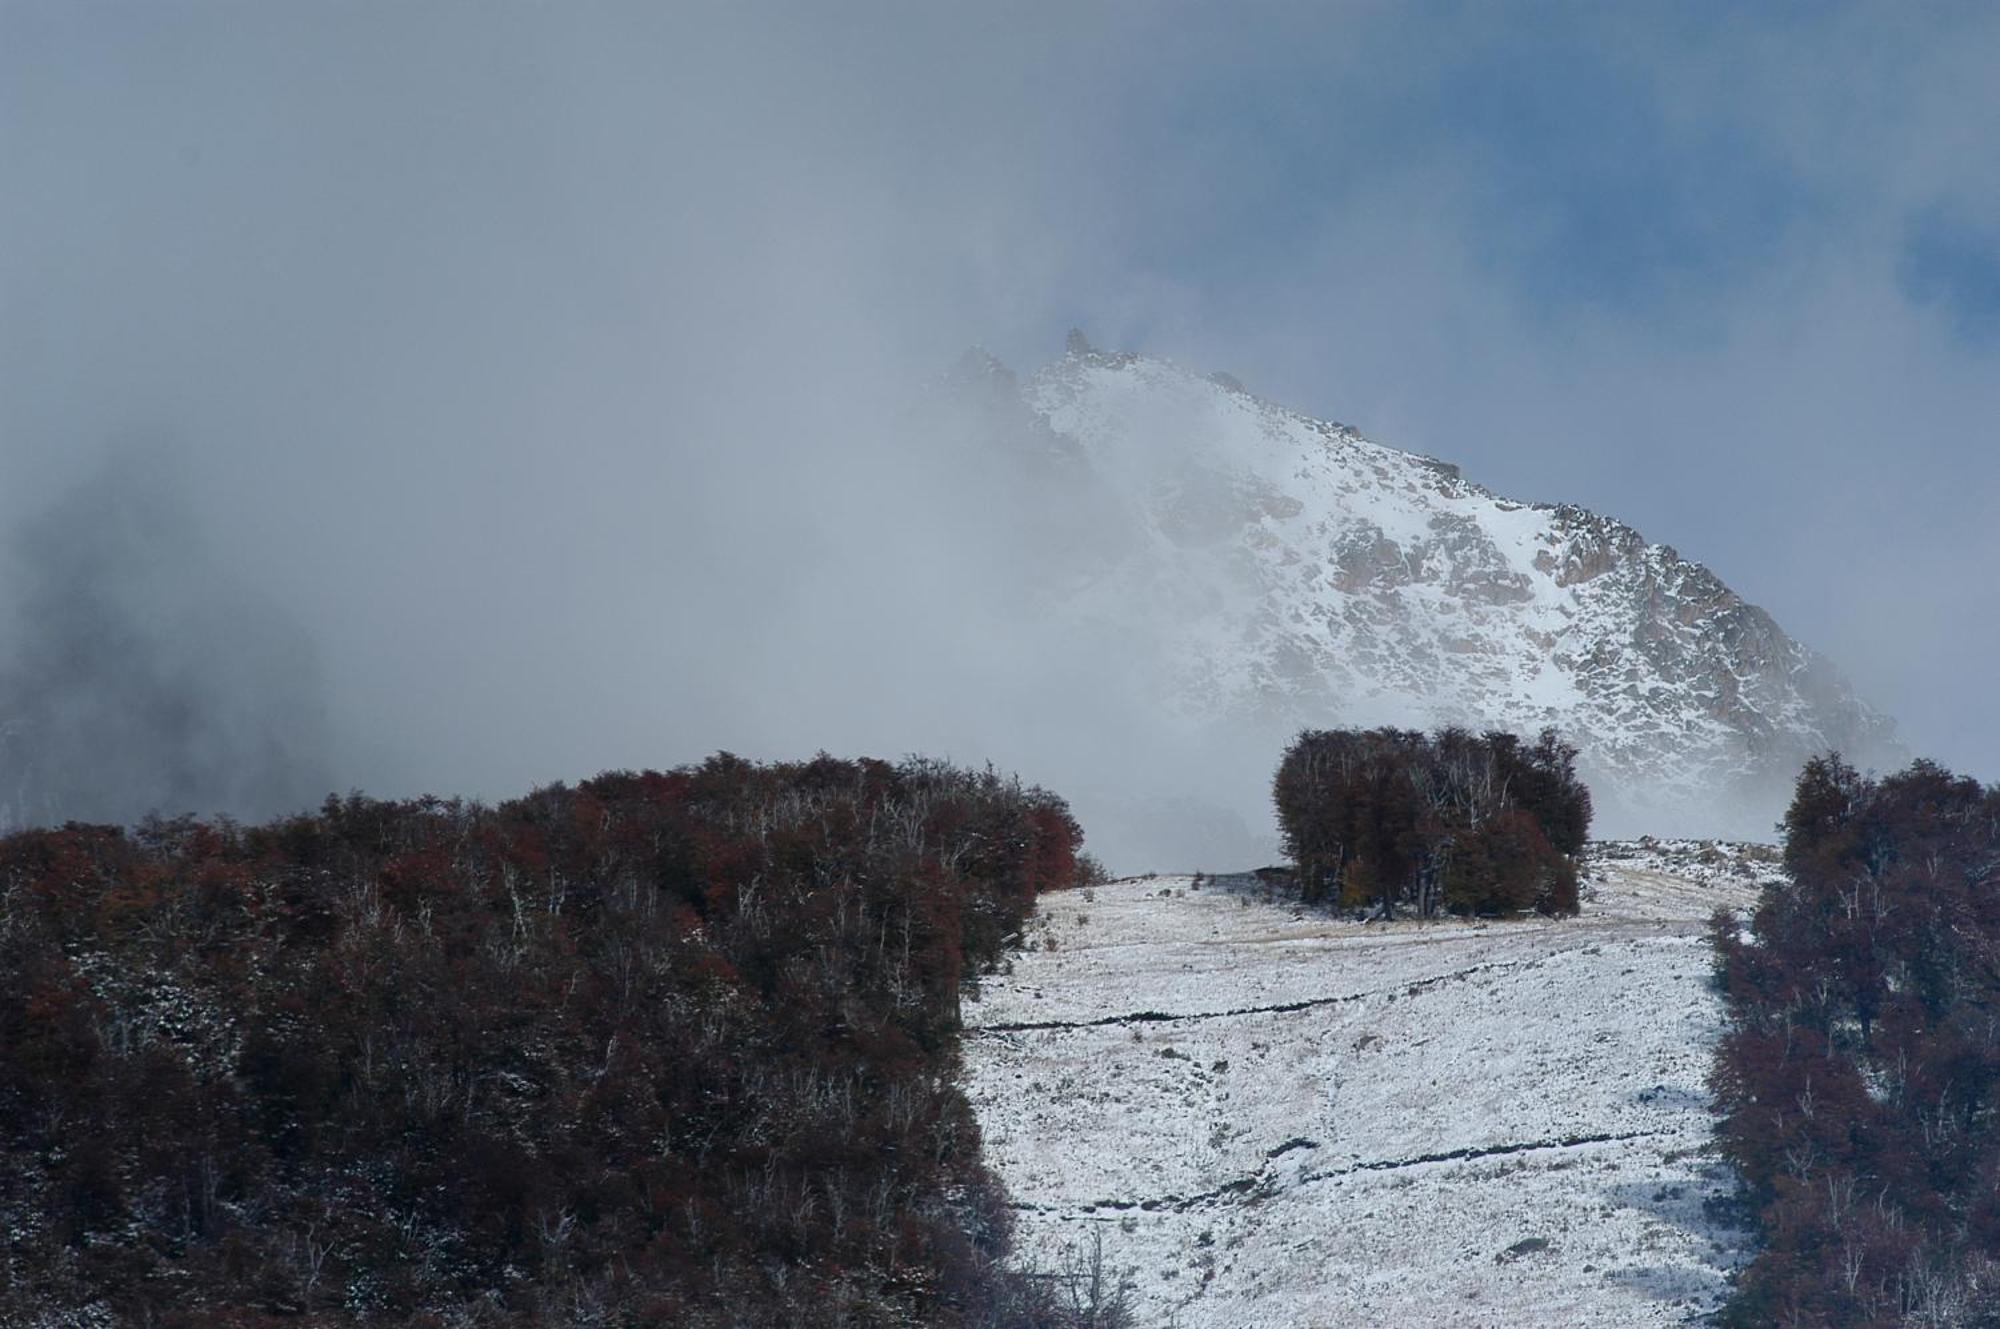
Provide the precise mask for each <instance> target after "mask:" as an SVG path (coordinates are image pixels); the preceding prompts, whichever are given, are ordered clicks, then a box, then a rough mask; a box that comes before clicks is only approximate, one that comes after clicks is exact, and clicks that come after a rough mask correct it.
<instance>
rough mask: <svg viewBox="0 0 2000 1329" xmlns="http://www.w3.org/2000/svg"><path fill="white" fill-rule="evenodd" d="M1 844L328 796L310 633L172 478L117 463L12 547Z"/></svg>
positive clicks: (277, 807) (136, 459)
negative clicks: (82, 828)
mask: <svg viewBox="0 0 2000 1329" xmlns="http://www.w3.org/2000/svg"><path fill="white" fill-rule="evenodd" d="M4 558H5V562H4V566H5V569H6V574H7V575H6V585H7V586H8V588H9V590H10V591H11V592H12V595H11V597H9V598H8V599H7V600H6V601H5V602H4V605H3V606H0V607H4V608H6V609H7V610H8V611H9V613H8V620H7V627H8V631H7V633H6V635H5V637H4V639H3V640H0V830H7V829H13V828H14V827H17V826H21V825H29V824H38V823H56V822H63V821H87V822H114V823H116V822H131V821H136V820H138V819H139V818H142V817H144V816H146V815H147V814H148V813H154V812H158V813H163V814H165V815H168V816H177V815H180V814H182V813H190V812H192V813H197V814H200V815H213V814H215V813H218V812H221V813H228V814H233V815H235V816H239V817H262V816H272V815H276V814H279V813H283V812H291V811H296V810H298V809H300V808H304V807H309V806H314V805H316V804H317V803H318V802H319V800H320V799H322V798H323V797H325V795H326V793H327V792H328V780H329V776H328V770H329V764H328V746H329V733H328V730H327V727H326V714H325V699H324V696H323V693H322V688H321V682H320V678H319V667H318V660H317V657H316V654H315V651H314V648H313V646H312V644H311V642H310V640H309V639H308V638H307V636H306V634H305V631H304V629H303V628H302V627H301V626H300V625H299V623H297V622H296V621H295V620H294V619H293V618H292V617H291V616H290V615H288V614H287V613H286V612H285V611H284V610H283V609H282V608H281V607H280V606H279V605H277V604H276V603H274V602H272V601H271V600H270V599H269V598H268V597H266V596H265V595H263V594H261V593H260V592H258V591H257V590H255V589H253V588H252V587H251V586H250V585H248V584H247V583H246V582H245V581H244V580H243V579H242V578H241V577H240V576H238V575H235V574H234V573H233V572H232V571H230V570H229V569H227V568H225V567H223V566H221V565H220V564H219V563H218V562H217V561H216V560H215V558H214V556H213V554H212V553H211V551H210V550H209V549H208V548H207V546H206V544H205V541H204V538H203V535H202V532H201V531H200V529H199V528H198V526H197V523H196V518H195V517H194V516H193V515H192V513H191V511H190V509H189V507H188V505H187V501H186V498H185V495H184V494H183V493H182V491H181V489H180V481H179V478H178V477H177V476H176V475H175V474H174V473H173V472H172V471H171V470H170V469H169V468H168V467H167V466H165V465H164V464H162V463H160V462H159V461H158V460H147V459H146V458H144V457H140V456H134V455H119V456H117V457H116V459H115V462H114V463H112V464H110V465H107V467H106V468H105V469H104V470H102V471H100V472H99V473H97V474H96V475H94V476H92V477H91V478H89V479H87V480H85V481H84V482H82V483H80V484H78V485H77V486H76V487H75V488H73V489H71V490H69V491H68V492H67V493H65V494H64V495H63V496H61V497H60V498H59V499H58V500H57V501H56V502H54V503H53V504H51V505H50V507H49V508H48V509H47V510H45V511H44V512H42V513H41V514H40V515H38V516H36V517H34V518H32V519H31V520H29V521H26V522H24V523H23V524H22V525H21V527H20V528H19V529H18V530H17V531H16V532H14V538H13V540H12V541H11V542H10V544H9V546H8V547H7V549H6V550H5V555H4Z"/></svg>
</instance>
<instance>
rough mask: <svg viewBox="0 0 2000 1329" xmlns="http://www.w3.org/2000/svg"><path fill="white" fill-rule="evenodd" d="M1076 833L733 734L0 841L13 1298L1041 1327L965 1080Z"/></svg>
mask: <svg viewBox="0 0 2000 1329" xmlns="http://www.w3.org/2000/svg"><path fill="white" fill-rule="evenodd" d="M1081 838H1082V837H1081V833H1080V831H1079V830H1078V827H1077V825H1076V822H1075V821H1074V820H1073V819H1072V818H1071V816H1070V814H1069V811H1068V809H1067V807H1066V806H1065V805H1064V803H1063V801H1062V800H1061V799H1059V798H1057V797H1056V796H1054V795H1052V794H1049V793H1046V792H1044V791H1042V790H1039V789H1035V788H1031V787H1026V786H1023V785H1022V784H1020V783H1019V782H1018V781H1016V780H1012V779H1007V778H1003V777H1001V776H999V775H996V774H995V773H993V772H992V771H990V770H989V771H985V772H975V771H965V770H960V769H956V768H953V767H950V766H946V765H942V764H939V763H932V762H924V761H909V762H905V763H903V764H900V765H891V764H887V763H884V762H879V761H839V760H835V759H833V758H830V757H824V756H822V757H820V758H818V759H816V760H813V761H809V762H803V763H795V764H782V765H759V764H755V763H751V762H747V761H743V760H740V759H738V758H735V757H732V756H729V755H726V754H724V755H720V756H717V757H714V758H711V759H710V760H708V761H707V762H705V763H703V764H702V765H699V766H694V767H686V768H682V769H678V770H673V771H667V772H664V773H662V772H650V771H649V772H645V773H642V774H632V773H618V774H608V775H604V776H600V777H599V778H597V779H595V780H591V781H589V782H587V783H585V784H582V785H579V786H577V787H575V788H568V787H565V786H562V785H554V786H551V787H549V788H545V789H542V790H539V791H537V792H535V793H533V794H530V795H528V796H527V797H525V798H521V799H518V800H516V801H514V802H511V803H506V804H502V805H500V806H498V807H494V808H486V807H481V806H477V805H473V804H467V803H460V802H442V801H438V800H435V799H424V800H418V801H414V802H402V803H389V802H377V801H374V800H371V799H367V798H363V797H360V796H358V795H357V796H352V797H347V798H335V799H330V800H329V801H328V802H327V803H326V805H325V806H324V808H323V809H322V810H321V811H320V812H319V813H318V814H316V815H312V816H300V817H294V818H289V819H286V820H282V821H276V822H272V823H270V824H267V825H262V826H256V827H242V826H237V825H234V824H231V823H228V822H215V823H208V822H199V821H194V820H186V819H183V820H177V821H171V822H157V821H156V822H153V823H150V824H147V825H144V826H142V827H140V828H138V829H137V830H134V831H125V830H121V829H118V828H115V827H104V826H83V825H74V824H73V825H69V826H65V827H63V828H61V829H59V830H46V831H35V832H29V833H24V834H19V835H15V836H12V837H9V838H6V839H4V840H0V1323H4V1324H8V1325H14V1324H20V1325H30V1324H54V1323H78V1324H84V1323H91V1324H95V1323H104V1324H112V1323H117V1324H150V1325H159V1326H163V1327H164V1326H187V1327H189V1329H192V1327H193V1326H216V1325H222V1326H236V1327H238V1329H246V1327H248V1326H265V1325H278V1324H280V1323H282V1324H285V1325H294V1326H334V1325H349V1324H361V1323H367V1324H396V1325H424V1326H443V1325H495V1326H499V1325H507V1326H527V1325H557V1324H560V1325H589V1324H605V1325H614V1324H615V1325H675V1326H691V1327H697V1329H698V1327H700V1326H724V1325H729V1326H735V1325H752V1324H754V1325H781V1324H782V1325H828V1326H832V1325H842V1326H848V1325H885V1326H886V1325H901V1324H927V1325H946V1326H957V1325H966V1326H973V1325H977V1326H1000V1325H1019V1326H1030V1325H1032V1326H1062V1325H1065V1324H1066V1323H1068V1322H1069V1321H1066V1320H1065V1318H1064V1314H1063V1307H1062V1305H1061V1304H1060V1302H1059V1299H1058V1298H1057V1297H1056V1295H1055V1293H1054V1291H1053V1290H1051V1289H1047V1288H1038V1287H1037V1286H1036V1285H1034V1284H1032V1283H1031V1282H1029V1281H1028V1280H1026V1279H1023V1278H1021V1277H1019V1276H1017V1275H1014V1274H1012V1273H1010V1272H1008V1270H1007V1268H1006V1266H1005V1264H1004V1260H1003V1257H1004V1255H1005V1253H1006V1251H1007V1245H1008V1234H1009V1214H1008V1210H1007V1207H1006V1205H1005V1204H1004V1202H1003V1196H1002V1195H1001V1193H1000V1191H999V1189H998V1186H997V1183H996V1182H995V1181H994V1180H993V1179H992V1177H991V1176H990V1175H989V1174H988V1173H987V1171H986V1170H985V1168H984V1166H983V1165H982V1163H981V1161H980V1144H979V1131H978V1127H977V1125H976V1123H975V1121H974V1118H973V1114H972V1111H971V1108H970V1106H969V1104H968V1103H967V1102H966V1100H965V1098H964V1096H963V1095H962V1094H961V1093H960V1091H959V1089H958V1088H957V1086H956V1083H955V1073H956V1068H957V1056H958V1041H957V1030H958V1027H959V1017H958V1003H959V997H960V993H961V991H962V989H963V988H964V987H965V986H966V985H967V984H968V983H969V982H972V981H974V980H975V979H976V976H977V974H978V972H979V971H980V970H981V969H984V968H986V967H989V966H991V965H992V964H993V963H994V962H995V961H996V960H997V959H999V958H1000V957H1001V956H1002V955H1003V954H1004V952H1005V950H1006V948H1007V947H1008V946H1009V945H1010V943H1011V942H1012V941H1013V940H1014V939H1015V938H1016V937H1017V935H1018V932H1019V929H1020V927H1021V924H1022V922H1023V920H1024V919H1025V917H1026V915H1027V913H1028V911H1029V909H1030V908H1031V907H1032V904H1033V902H1034V899H1035V896H1036V895H1037V893H1039V892H1042V891H1047V890H1053V889H1058V888H1062V887H1065V886H1069V885H1071V884H1074V883H1075V882H1076V881H1077V879H1078V874H1079V872H1080V871H1081V870H1083V868H1082V867H1080V862H1079V856H1078V853H1077V850H1078V847H1079V843H1080V841H1081Z"/></svg>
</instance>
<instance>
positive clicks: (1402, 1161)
mask: <svg viewBox="0 0 2000 1329" xmlns="http://www.w3.org/2000/svg"><path fill="white" fill-rule="evenodd" d="M1673 1134H1675V1132H1673V1131H1625V1132H1623V1133H1616V1132H1614V1133H1609V1134H1602V1135H1569V1136H1564V1137H1562V1138H1561V1139H1556V1140H1532V1141H1529V1142H1528V1143H1526V1144H1495V1145H1487V1146H1484V1147H1480V1148H1472V1149H1449V1150H1446V1151H1445V1152H1443V1153H1437V1154H1419V1155H1417V1156H1416V1157H1414V1158H1396V1159H1385V1160H1382V1161H1378V1162H1373V1163H1352V1164H1349V1165H1348V1166H1346V1167H1338V1168H1328V1169H1326V1170H1325V1171H1322V1172H1307V1173H1304V1174H1302V1175H1301V1176H1300V1177H1299V1178H1298V1180H1297V1182H1296V1183H1294V1184H1295V1185H1299V1186H1304V1185H1307V1184H1309V1183H1311V1182H1316V1181H1328V1180H1331V1179H1332V1178H1334V1177H1345V1176H1351V1175H1353V1174H1354V1173H1356V1172H1393V1171H1395V1170H1397V1169H1399V1168H1411V1167H1422V1166H1424V1165H1426V1164H1429V1163H1458V1162H1465V1161H1468V1160H1472V1159H1479V1158H1499V1157H1504V1156H1506V1155H1509V1154H1530V1153H1539V1152H1543V1151H1546V1150H1550V1149H1577V1148H1581V1147H1583V1146H1585V1145H1592V1144H1616V1143H1619V1142H1620V1141H1624V1140H1644V1139H1649V1138H1651V1137H1653V1136H1659V1135H1673ZM1274 1190H1275V1181H1274V1179H1273V1178H1272V1177H1270V1176H1268V1175H1264V1174H1259V1175H1257V1176H1254V1177H1238V1178H1237V1179H1236V1180H1234V1181H1227V1182H1224V1183H1223V1184H1222V1185H1220V1186H1217V1187H1216V1188H1214V1189H1213V1190H1207V1191H1202V1192H1200V1193H1199V1194H1197V1195H1163V1196H1158V1197H1155V1198H1153V1199H1150V1200H1097V1201H1094V1202H1090V1203H1085V1204H1073V1205H1045V1204H1030V1203H1028V1202H1027V1201H1025V1200H1015V1201H1012V1202H1011V1203H1010V1204H1009V1205H1008V1207H1009V1208H1011V1209H1017V1210H1023V1211H1026V1212H1030V1213H1038V1214H1050V1213H1054V1214H1063V1215H1065V1216H1067V1215H1069V1214H1093V1213H1096V1212H1098V1211H1099V1210H1109V1211H1111V1212H1114V1213H1126V1212H1130V1211H1132V1210H1139V1211H1143V1212H1145V1213H1160V1212H1166V1213H1185V1212H1187V1211H1188V1210H1190V1209H1193V1208H1195V1207H1197V1206H1199V1205H1204V1204H1210V1203H1213V1202H1214V1201H1216V1200H1220V1199H1223V1198H1225V1197H1228V1196H1261V1195H1268V1194H1271V1193H1272V1192H1273V1191H1274Z"/></svg>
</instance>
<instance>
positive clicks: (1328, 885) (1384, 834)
mask: <svg viewBox="0 0 2000 1329" xmlns="http://www.w3.org/2000/svg"><path fill="white" fill-rule="evenodd" d="M1272 795H1273V798H1274V800H1275V801H1276V803H1277V808H1278V826H1279V829H1280V831H1281V833H1282V834H1283V837H1284V846H1285V852H1286V853H1287V854H1288V855H1289V856H1290V857H1291V859H1292V861H1293V862H1294V863H1295V864H1297V866H1298V874H1299V888H1300V891H1301V893H1302V894H1303V895H1304V897H1305V899H1306V900H1307V901H1308V902H1319V901H1333V902H1336V903H1338V904H1340V905H1343V906H1349V907H1366V906H1372V907H1374V908H1376V909H1378V910H1379V911H1380V912H1381V913H1382V914H1383V915H1384V916H1390V915H1393V914H1394V913H1395V911H1396V910H1397V909H1399V908H1407V909H1410V910H1412V911H1414V912H1415V913H1417V914H1418V915H1420V916H1423V917H1427V918H1428V917H1432V916H1434V915H1436V914H1437V913H1439V912H1440V911H1449V912H1452V913H1458V914H1507V913H1517V912H1519V911H1521V910H1526V909H1534V910H1538V911H1540V912H1543V913H1549V914H1573V913H1575V912H1576V908H1577V860H1578V857H1579V856H1580V855H1581V854H1582V852H1583V846H1584V841H1585V839H1586V837H1587V836H1588V835H1589V832H1590V791H1589V790H1588V789H1586V788H1585V787H1584V785H1583V783H1582V782H1581V781H1580V780H1578V779H1577V776H1576V749H1575V748H1573V747H1570V746H1569V745H1567V744H1565V743H1563V742H1562V741H1561V739H1559V738H1558V737H1557V736H1556V734H1555V732H1554V731H1553V730H1544V731H1543V732H1542V734H1541V736H1540V737H1539V738H1538V739H1537V740H1536V741H1535V742H1533V743H1524V742H1523V741H1522V740H1521V739H1520V738H1518V737H1516V736H1515V735H1513V734H1508V733H1500V732H1493V733H1487V734H1483V735H1474V734H1471V733H1468V732H1466V731H1465V730H1462V729H1444V730H1440V731H1438V732H1437V733H1436V734H1430V735H1426V734H1423V733H1419V732H1416V731H1414V730H1402V729H1371V730H1326V729H1320V730H1307V731H1306V732H1304V733H1302V734H1300V735H1299V736H1298V738H1297V739H1296V740H1294V741H1293V743H1292V745H1291V746H1290V747H1289V748H1287V749H1286V750H1285V755H1284V759H1283V761H1281V762H1280V763H1279V766H1278V774H1277V778H1276V780H1275V781H1274V783H1273V786H1272Z"/></svg>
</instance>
